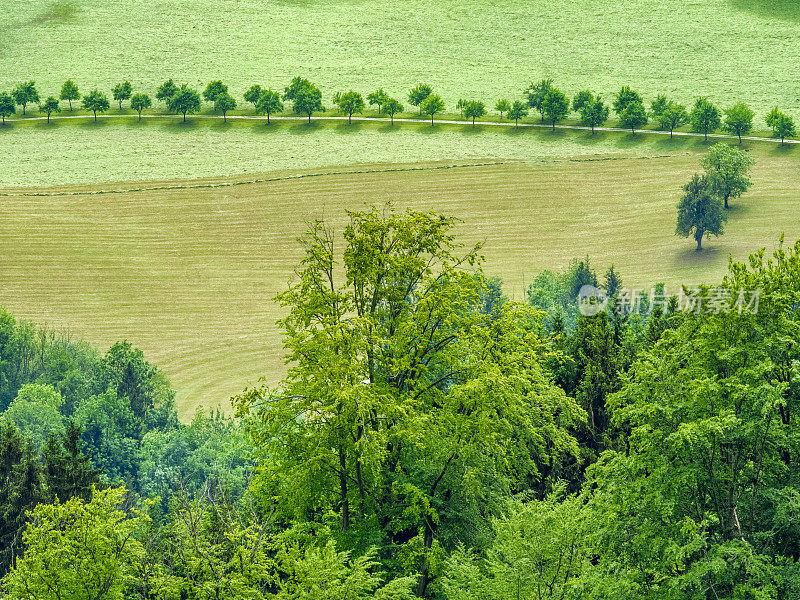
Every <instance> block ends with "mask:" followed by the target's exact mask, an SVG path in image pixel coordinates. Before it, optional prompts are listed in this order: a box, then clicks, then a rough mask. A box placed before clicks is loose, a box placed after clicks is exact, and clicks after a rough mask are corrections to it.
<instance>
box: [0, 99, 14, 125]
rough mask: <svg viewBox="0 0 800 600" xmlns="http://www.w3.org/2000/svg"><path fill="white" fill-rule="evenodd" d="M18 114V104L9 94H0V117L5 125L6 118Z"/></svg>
mask: <svg viewBox="0 0 800 600" xmlns="http://www.w3.org/2000/svg"><path fill="white" fill-rule="evenodd" d="M15 112H17V103H16V102H15V101H14V98H13V97H12V96H11V94H9V93H8V92H0V117H2V119H3V124H4V125H5V123H6V117H10V116H11V115H13V114H14V113H15Z"/></svg>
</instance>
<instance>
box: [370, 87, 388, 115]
mask: <svg viewBox="0 0 800 600" xmlns="http://www.w3.org/2000/svg"><path fill="white" fill-rule="evenodd" d="M387 100H389V94H387V93H386V92H384V91H383V88H378V89H377V90H375V91H374V92H372V93H371V94H367V102H369V105H370V106H372V105H375V104H377V105H378V114H381V109H382V108H383V105H384V104H386V101H387Z"/></svg>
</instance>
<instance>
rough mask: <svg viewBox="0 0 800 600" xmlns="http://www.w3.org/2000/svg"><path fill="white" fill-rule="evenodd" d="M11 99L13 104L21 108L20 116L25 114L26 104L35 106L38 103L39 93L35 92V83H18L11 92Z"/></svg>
mask: <svg viewBox="0 0 800 600" xmlns="http://www.w3.org/2000/svg"><path fill="white" fill-rule="evenodd" d="M11 97H12V98H14V102H15V103H16V104H19V105H20V106H22V114H23V115H24V114H25V107H26V106H27V105H28V104H35V103H37V102H39V92H38V91H37V90H36V83H35V82H33V81H26V82H24V83H20V84H19V85H17V87H15V88H14V90H13V91H12V92H11Z"/></svg>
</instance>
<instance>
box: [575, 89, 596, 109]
mask: <svg viewBox="0 0 800 600" xmlns="http://www.w3.org/2000/svg"><path fill="white" fill-rule="evenodd" d="M592 100H594V94H592V92H591V91H589V90H582V91H580V92H578V93H577V94H575V97H574V98H573V99H572V110H574V111H575V112H576V113H579V112H581V109H582V108H583V107H584V106H585V105H586V104H588V103H589V102H591V101H592Z"/></svg>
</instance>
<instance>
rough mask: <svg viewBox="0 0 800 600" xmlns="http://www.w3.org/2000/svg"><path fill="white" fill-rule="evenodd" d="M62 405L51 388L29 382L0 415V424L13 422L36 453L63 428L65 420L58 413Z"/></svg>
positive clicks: (58, 396)
mask: <svg viewBox="0 0 800 600" xmlns="http://www.w3.org/2000/svg"><path fill="white" fill-rule="evenodd" d="M63 406H64V399H63V398H62V397H61V394H59V393H58V392H57V391H56V390H54V389H53V387H52V386H49V385H42V384H38V383H28V384H25V385H23V386H22V387H21V388H20V389H19V392H18V394H17V397H16V398H14V401H13V402H11V404H10V405H9V407H8V408H7V409H6V411H5V412H4V413H2V414H0V421H3V422H8V423H13V424H14V425H15V426H16V428H17V429H18V430H19V431H20V432H21V433H22V435H24V436H26V437H27V438H29V439H30V440H31V441H32V442H33V445H34V448H35V449H36V451H37V452H38V451H39V450H40V449H41V448H42V446H44V444H45V442H46V441H47V438H48V437H50V435H51V434H54V433H58V432H60V431H61V429H62V428H63V426H64V417H63V416H62V414H61V412H59V411H60V410H61V409H62V407H63Z"/></svg>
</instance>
